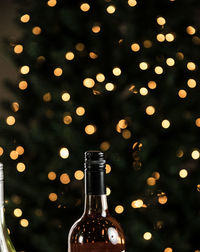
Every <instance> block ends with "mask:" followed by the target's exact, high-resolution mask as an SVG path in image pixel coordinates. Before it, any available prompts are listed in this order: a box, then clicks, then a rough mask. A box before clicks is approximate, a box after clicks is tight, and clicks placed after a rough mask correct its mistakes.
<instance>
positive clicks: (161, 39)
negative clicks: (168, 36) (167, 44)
mask: <svg viewBox="0 0 200 252" xmlns="http://www.w3.org/2000/svg"><path fill="white" fill-rule="evenodd" d="M156 39H157V40H158V42H164V41H165V35H164V34H162V33H159V34H158V35H157V36H156Z"/></svg>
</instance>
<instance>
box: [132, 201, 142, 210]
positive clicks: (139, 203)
mask: <svg viewBox="0 0 200 252" xmlns="http://www.w3.org/2000/svg"><path fill="white" fill-rule="evenodd" d="M143 204H144V202H143V200H141V199H138V200H134V201H132V203H131V206H132V208H141V207H142V206H143Z"/></svg>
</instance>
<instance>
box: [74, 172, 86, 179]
mask: <svg viewBox="0 0 200 252" xmlns="http://www.w3.org/2000/svg"><path fill="white" fill-rule="evenodd" d="M74 177H75V179H77V180H82V179H83V178H84V173H83V172H82V171H81V170H77V171H75V173H74Z"/></svg>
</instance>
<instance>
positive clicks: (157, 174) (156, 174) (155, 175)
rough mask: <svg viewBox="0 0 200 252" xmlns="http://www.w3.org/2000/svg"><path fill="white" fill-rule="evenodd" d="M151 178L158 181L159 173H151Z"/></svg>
mask: <svg viewBox="0 0 200 252" xmlns="http://www.w3.org/2000/svg"><path fill="white" fill-rule="evenodd" d="M152 176H153V177H154V178H155V180H159V178H160V173H159V172H153V173H152Z"/></svg>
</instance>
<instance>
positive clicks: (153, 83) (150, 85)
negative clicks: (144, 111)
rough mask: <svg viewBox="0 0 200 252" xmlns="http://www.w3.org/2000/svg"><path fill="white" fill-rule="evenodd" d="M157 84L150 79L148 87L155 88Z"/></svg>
mask: <svg viewBox="0 0 200 252" xmlns="http://www.w3.org/2000/svg"><path fill="white" fill-rule="evenodd" d="M156 86H157V84H156V82H155V81H149V82H148V87H149V88H150V89H155V88H156Z"/></svg>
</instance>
